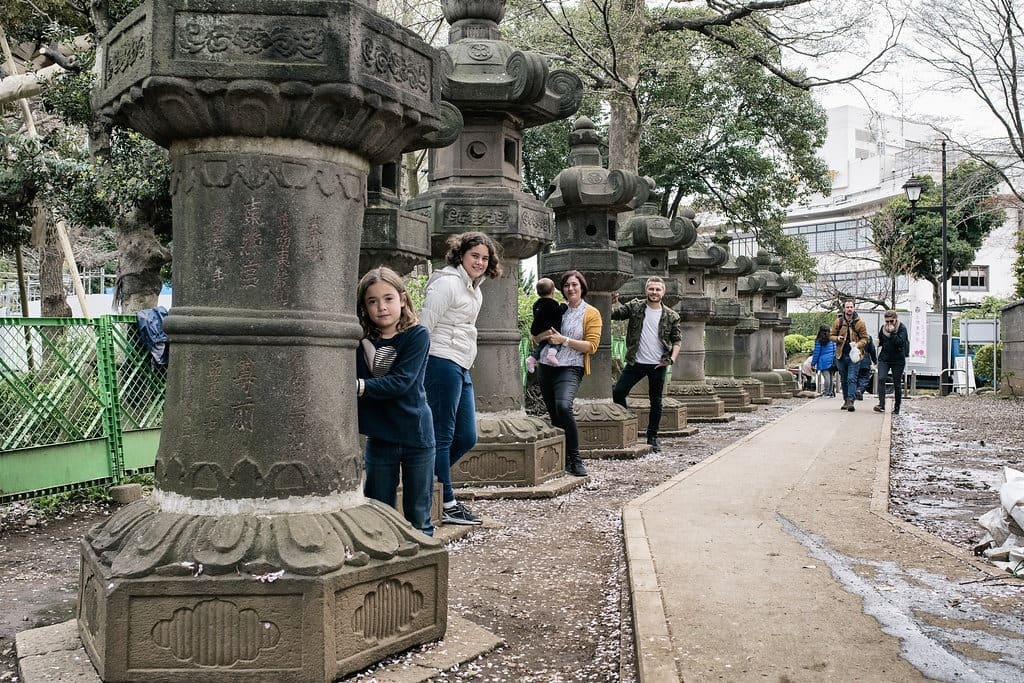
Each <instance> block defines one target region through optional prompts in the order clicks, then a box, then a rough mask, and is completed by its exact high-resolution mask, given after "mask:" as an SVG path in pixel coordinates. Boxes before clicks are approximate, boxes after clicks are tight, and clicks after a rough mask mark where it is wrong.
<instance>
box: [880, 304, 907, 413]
mask: <svg viewBox="0 0 1024 683" xmlns="http://www.w3.org/2000/svg"><path fill="white" fill-rule="evenodd" d="M909 355H910V335H909V334H908V333H907V328H906V326H905V325H904V324H903V323H901V322H900V321H899V317H898V315H897V314H896V311H886V312H885V324H884V325H882V329H880V330H879V331H878V373H877V377H878V405H877V406H875V407H874V411H875V412H876V413H884V412H885V380H886V378H887V377H888V375H889V373H890V372H891V373H892V386H893V391H894V392H895V396H894V397H893V403H892V412H893V414H894V415H898V414H899V412H900V403H901V402H902V401H903V371H904V369H906V367H907V356H909Z"/></svg>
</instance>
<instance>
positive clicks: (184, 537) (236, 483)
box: [78, 0, 457, 683]
mask: <svg viewBox="0 0 1024 683" xmlns="http://www.w3.org/2000/svg"><path fill="white" fill-rule="evenodd" d="M99 59H100V60H101V62H100V63H101V65H102V67H101V70H100V79H99V83H98V86H97V90H96V92H95V94H94V101H93V104H94V107H95V109H96V110H97V111H98V112H99V113H100V114H101V115H102V116H105V117H107V118H109V119H110V120H112V121H114V122H116V123H119V124H120V125H123V126H127V127H130V128H133V129H134V130H136V131H139V132H140V133H142V134H143V135H145V136H146V137H148V138H150V139H152V140H154V141H155V142H156V143H158V144H160V145H162V146H165V147H167V148H169V152H170V162H171V166H172V179H171V196H172V202H173V222H174V250H175V254H174V263H175V268H174V293H175V307H174V308H173V309H172V311H171V313H170V315H169V316H168V317H167V320H166V329H167V331H168V334H169V336H170V341H171V345H172V347H173V348H174V352H173V358H172V360H171V362H170V366H169V369H168V382H167V402H166V406H165V417H164V428H163V431H162V434H161V440H160V448H159V451H158V453H157V460H156V488H155V490H154V491H153V494H152V496H150V497H149V498H147V499H144V500H141V501H139V502H136V503H133V504H131V505H129V506H127V507H125V508H122V509H120V510H118V511H117V512H116V513H115V514H114V515H112V516H111V517H110V518H109V519H108V520H106V521H105V522H104V523H103V524H101V525H99V526H98V527H96V528H94V529H92V530H91V531H90V532H89V533H88V534H87V536H86V538H85V539H84V540H83V542H82V546H81V549H82V574H81V583H80V587H79V611H78V625H79V633H80V635H81V637H82V640H83V642H84V645H85V647H86V650H87V651H88V653H89V656H90V657H91V658H92V661H93V663H94V664H95V666H96V668H97V670H98V671H99V674H100V677H101V678H102V679H103V680H104V681H194V682H195V683H204V682H209V683H220V682H222V681H274V682H275V683H276V682H303V683H305V682H311V681H323V682H325V683H326V682H327V681H333V680H335V679H337V678H338V677H340V676H343V675H345V674H347V673H350V672H353V671H357V670H359V669H362V668H363V667H365V666H367V665H369V664H371V663H373V662H375V661H377V660H379V659H381V658H382V657H384V656H385V655H388V654H391V653H393V652H397V651H400V650H404V649H407V648H409V647H410V646H413V645H416V644H419V643H424V642H429V641H432V640H436V639H437V638H439V637H441V636H443V635H444V633H445V626H446V612H447V581H448V557H447V553H446V551H445V550H444V548H443V546H442V545H441V544H440V543H439V542H438V541H435V540H434V539H431V538H428V537H427V536H424V535H422V534H421V533H420V532H418V531H416V530H414V529H413V528H412V527H411V526H409V524H408V523H407V522H406V521H405V520H404V519H403V518H402V517H401V516H400V515H398V513H396V512H395V511H394V510H392V509H391V508H389V507H387V506H385V505H382V504H380V503H377V502H376V501H370V500H367V499H366V498H364V497H363V495H362V478H363V459H362V454H361V452H360V450H359V439H358V434H357V424H356V406H355V402H356V391H355V348H356V346H357V343H358V339H359V337H360V336H361V331H360V327H359V324H358V321H357V319H356V316H355V301H354V300H353V296H354V295H353V292H354V291H355V287H356V279H357V272H358V262H359V245H360V239H361V233H362V220H363V212H364V209H365V200H366V191H367V190H366V179H367V172H368V170H369V167H370V165H371V164H384V163H387V162H389V161H391V160H393V159H395V158H397V157H398V156H399V155H401V154H402V152H404V151H407V150H413V149H418V148H421V147H423V146H425V145H428V144H433V143H435V142H436V141H438V140H441V139H443V138H445V137H446V136H449V135H451V134H452V133H451V131H445V130H444V127H445V125H446V124H445V122H446V121H452V120H455V119H457V116H455V117H453V116H452V114H453V112H452V111H450V108H447V109H448V111H447V112H446V107H445V106H444V105H443V104H442V103H441V100H440V97H441V79H442V74H443V72H444V65H443V62H442V60H441V58H440V56H439V55H438V53H437V51H435V50H434V49H433V48H431V47H429V46H428V45H427V44H425V43H424V42H423V41H422V40H420V39H419V38H418V37H417V36H416V35H414V34H413V33H412V32H410V31H407V30H406V29H404V28H402V27H400V26H397V25H396V24H394V23H393V22H390V21H388V20H386V19H385V18H384V17H382V16H380V15H379V14H377V13H376V12H374V11H372V10H371V9H370V8H369V7H368V6H367V5H365V4H362V3H359V2H351V1H346V0H331V1H327V0H324V1H319V2H291V3H268V2H261V1H257V0H230V1H229V0H205V1H204V2H202V3H195V2H191V1H190V0H160V1H155V0H149V1H148V2H146V3H144V4H143V5H141V6H140V7H138V8H137V9H136V10H134V11H133V12H132V13H131V14H129V15H128V16H127V17H126V18H125V19H124V20H123V21H122V22H120V23H119V24H118V25H117V26H116V27H115V28H114V29H113V30H112V31H111V32H110V34H109V35H108V36H107V37H106V38H105V39H104V41H103V43H102V45H101V46H100V51H99Z"/></svg>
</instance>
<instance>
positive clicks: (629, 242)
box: [618, 178, 698, 306]
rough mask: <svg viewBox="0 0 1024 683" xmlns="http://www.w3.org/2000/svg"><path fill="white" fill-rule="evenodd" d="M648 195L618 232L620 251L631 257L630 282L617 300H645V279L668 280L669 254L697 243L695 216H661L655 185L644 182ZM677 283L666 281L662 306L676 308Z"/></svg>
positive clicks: (659, 194) (683, 214)
mask: <svg viewBox="0 0 1024 683" xmlns="http://www.w3.org/2000/svg"><path fill="white" fill-rule="evenodd" d="M647 183H648V186H649V187H650V190H651V191H650V192H649V194H648V197H647V201H646V202H644V204H643V206H641V207H640V208H639V209H637V210H636V212H634V213H633V215H632V216H630V217H629V219H627V220H626V222H625V223H624V224H623V226H622V229H621V230H620V234H619V239H618V244H619V249H621V250H622V251H625V252H628V253H630V254H632V255H633V279H632V280H630V281H629V282H627V283H626V284H625V285H623V287H622V289H620V290H619V297H620V299H622V300H627V299H630V298H634V297H640V296H644V285H645V281H646V280H647V278H648V277H650V276H652V275H658V276H661V277H663V278H667V276H668V267H669V250H670V249H686V248H687V247H689V246H690V245H692V244H693V243H694V242H695V241H696V240H697V225H698V223H697V221H696V214H695V213H694V212H693V211H692V210H690V209H684V210H683V211H682V212H681V214H680V215H679V216H677V217H675V218H671V219H670V218H667V217H666V216H662V215H661V198H662V194H661V193H660V192H654V181H653V180H651V179H650V178H647ZM679 297H680V287H679V281H678V280H675V279H674V278H667V279H666V280H665V303H666V304H667V305H669V306H675V304H676V303H677V302H678V301H679Z"/></svg>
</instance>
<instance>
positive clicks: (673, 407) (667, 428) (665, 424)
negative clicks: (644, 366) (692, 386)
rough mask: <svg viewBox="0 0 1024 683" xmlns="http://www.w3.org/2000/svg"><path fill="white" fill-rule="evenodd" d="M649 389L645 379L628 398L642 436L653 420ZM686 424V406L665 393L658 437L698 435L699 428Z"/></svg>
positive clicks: (638, 383) (636, 385) (645, 433)
mask: <svg viewBox="0 0 1024 683" xmlns="http://www.w3.org/2000/svg"><path fill="white" fill-rule="evenodd" d="M666 386H667V385H666ZM705 386H706V385H705ZM649 387H650V385H649V384H648V382H647V378H646V377H645V378H644V379H641V380H640V381H639V382H637V383H636V384H635V385H633V389H632V390H631V391H630V392H629V396H628V397H627V398H626V401H627V407H628V408H629V410H632V411H633V412H634V413H636V423H637V429H638V430H639V435H640V436H646V435H647V424H648V423H649V422H650V419H651V399H650V398H649V397H650V389H649ZM724 410H725V408H724V407H723V411H724ZM686 422H687V410H686V406H685V405H683V404H682V403H680V402H679V401H677V400H676V399H674V398H670V397H669V396H666V395H665V394H664V392H663V393H662V397H661V424H659V425H658V435H659V436H693V435H694V434H696V433H697V428H696V427H689V426H687V424H686Z"/></svg>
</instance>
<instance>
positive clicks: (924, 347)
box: [907, 301, 928, 365]
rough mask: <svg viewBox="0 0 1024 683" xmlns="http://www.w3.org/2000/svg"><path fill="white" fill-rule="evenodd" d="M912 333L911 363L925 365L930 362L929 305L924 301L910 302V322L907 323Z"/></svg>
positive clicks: (908, 330) (909, 359)
mask: <svg viewBox="0 0 1024 683" xmlns="http://www.w3.org/2000/svg"><path fill="white" fill-rule="evenodd" d="M907 328H908V329H907V332H909V333H910V356H909V357H908V358H907V363H908V364H909V365H924V364H925V363H927V362H928V307H927V306H925V304H924V302H923V301H914V302H913V303H911V304H910V322H909V324H908V325H907Z"/></svg>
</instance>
